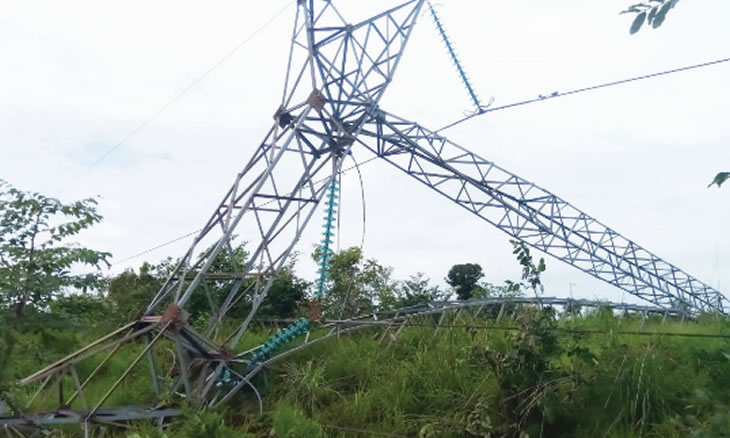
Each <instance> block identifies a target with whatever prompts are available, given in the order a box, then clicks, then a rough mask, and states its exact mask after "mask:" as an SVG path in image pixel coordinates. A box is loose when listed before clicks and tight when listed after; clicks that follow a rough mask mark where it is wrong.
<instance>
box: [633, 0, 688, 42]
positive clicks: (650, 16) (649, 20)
mask: <svg viewBox="0 0 730 438" xmlns="http://www.w3.org/2000/svg"><path fill="white" fill-rule="evenodd" d="M677 3H679V0H648V1H647V2H646V3H635V4H633V5H631V6H629V7H628V8H627V9H626V10H624V11H621V14H635V17H634V21H632V22H631V27H630V28H629V32H630V33H631V34H635V33H636V32H638V31H639V30H641V28H642V26H643V25H644V23H646V24H647V25H649V26H651V27H652V28H654V29H656V28H657V27H659V26H661V25H662V24H663V23H664V20H665V19H666V18H667V14H668V13H669V11H671V10H672V9H674V7H675V6H676V5H677Z"/></svg>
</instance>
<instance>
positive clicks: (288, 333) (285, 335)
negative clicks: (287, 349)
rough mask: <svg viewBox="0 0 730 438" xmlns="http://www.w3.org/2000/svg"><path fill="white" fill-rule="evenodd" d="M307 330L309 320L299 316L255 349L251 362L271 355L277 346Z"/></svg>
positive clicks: (259, 360) (286, 342) (262, 359)
mask: <svg viewBox="0 0 730 438" xmlns="http://www.w3.org/2000/svg"><path fill="white" fill-rule="evenodd" d="M308 331H309V320H308V319H307V318H299V319H298V320H297V321H296V322H294V323H293V324H291V325H289V327H286V328H285V329H283V330H281V331H280V332H278V333H277V334H275V335H274V336H272V337H270V338H269V340H268V341H266V343H265V344H264V345H263V346H262V347H261V348H259V349H258V350H256V351H255V352H254V353H253V355H252V356H251V363H252V364H254V363H257V362H261V361H264V360H266V359H268V358H269V357H271V353H273V352H274V351H276V350H277V349H278V348H279V347H281V346H283V345H285V344H288V343H289V342H291V341H293V340H294V339H296V338H297V336H299V335H302V334H304V333H306V332H308Z"/></svg>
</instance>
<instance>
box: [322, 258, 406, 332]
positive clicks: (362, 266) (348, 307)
mask: <svg viewBox="0 0 730 438" xmlns="http://www.w3.org/2000/svg"><path fill="white" fill-rule="evenodd" d="M312 257H313V258H314V259H315V260H319V249H317V250H316V251H315V253H314V254H313V256H312ZM392 272H393V269H392V268H389V267H385V266H383V265H381V264H379V263H378V262H377V261H375V260H373V259H365V257H364V256H363V253H362V250H361V249H360V248H358V247H351V248H347V249H343V250H341V251H339V252H337V253H335V254H334V255H333V256H332V259H331V260H330V266H329V271H328V272H327V290H328V292H327V295H326V297H325V309H326V310H325V311H326V312H327V314H328V315H329V317H334V318H347V317H351V316H354V315H358V314H361V313H368V312H371V311H373V310H375V309H376V308H380V309H388V308H392V307H394V306H395V304H396V302H397V285H396V283H395V282H394V281H393V280H392V279H391V275H392Z"/></svg>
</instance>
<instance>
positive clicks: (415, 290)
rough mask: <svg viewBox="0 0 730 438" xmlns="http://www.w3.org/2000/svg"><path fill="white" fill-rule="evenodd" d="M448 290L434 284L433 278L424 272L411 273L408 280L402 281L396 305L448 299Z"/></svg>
mask: <svg viewBox="0 0 730 438" xmlns="http://www.w3.org/2000/svg"><path fill="white" fill-rule="evenodd" d="M449 295H451V294H450V293H449V292H448V291H444V290H442V289H441V288H440V287H438V286H432V285H431V280H430V279H429V278H428V277H426V275H425V274H424V273H422V272H418V273H416V275H411V276H410V278H409V279H408V280H404V281H402V282H401V283H400V285H399V288H398V304H397V306H396V307H408V306H415V305H417V304H425V303H429V302H432V301H441V300H446V299H448V297H449Z"/></svg>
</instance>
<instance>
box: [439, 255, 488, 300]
mask: <svg viewBox="0 0 730 438" xmlns="http://www.w3.org/2000/svg"><path fill="white" fill-rule="evenodd" d="M482 277H484V272H483V271H482V267H481V266H480V265H479V264H477V263H463V264H460V265H454V266H452V267H451V269H449V273H448V274H447V275H446V283H448V285H449V286H451V287H452V288H454V291H455V292H456V295H457V296H458V297H459V299H460V300H468V299H469V298H471V297H472V296H474V295H480V294H481V289H480V287H479V280H481V278H482Z"/></svg>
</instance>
